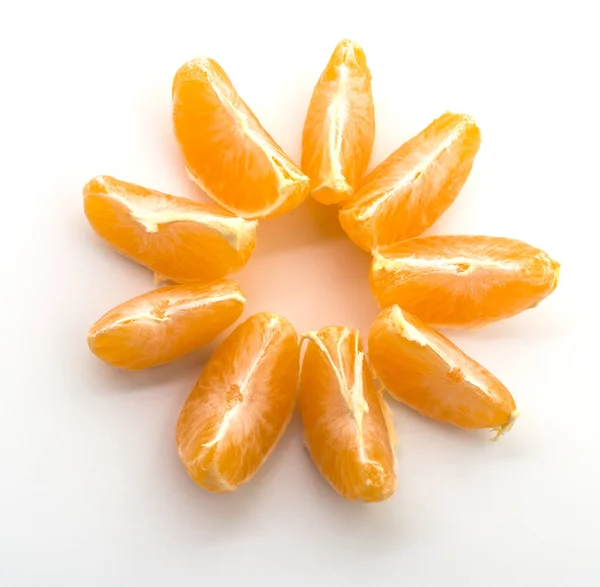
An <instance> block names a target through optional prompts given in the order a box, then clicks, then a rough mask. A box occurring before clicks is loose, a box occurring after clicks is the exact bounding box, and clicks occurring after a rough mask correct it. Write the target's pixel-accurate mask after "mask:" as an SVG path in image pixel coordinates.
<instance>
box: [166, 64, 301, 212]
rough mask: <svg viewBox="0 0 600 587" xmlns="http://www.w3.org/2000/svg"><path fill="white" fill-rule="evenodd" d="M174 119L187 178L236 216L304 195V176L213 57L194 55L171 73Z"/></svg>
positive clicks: (288, 205)
mask: <svg viewBox="0 0 600 587" xmlns="http://www.w3.org/2000/svg"><path fill="white" fill-rule="evenodd" d="M173 124H174V130H175V136H176V137H177V141H178V142H179V146H180V148H181V152H182V154H183V158H184V160H185V164H186V167H187V171H188V174H189V175H190V177H191V178H192V180H193V181H195V182H196V183H197V184H198V185H199V186H200V188H201V189H202V190H204V191H205V192H206V193H207V194H208V195H209V196H210V197H211V198H212V199H213V200H214V201H215V202H217V203H218V204H220V205H221V206H223V207H224V208H226V209H227V210H229V211H230V212H233V213H234V214H236V215H237V216H241V217H243V218H262V217H265V216H278V215H280V214H284V213H285V212H288V211H290V210H292V209H293V208H295V207H296V206H298V205H299V204H300V203H301V202H302V201H303V200H304V199H305V198H306V197H307V196H308V190H309V179H308V177H306V176H305V175H304V174H303V173H302V172H301V171H300V169H298V167H297V166H296V164H295V163H294V162H293V161H292V160H291V159H290V158H289V157H288V156H287V155H286V154H285V153H284V152H283V150H282V149H281V147H280V146H279V145H278V144H277V143H276V142H275V141H274V140H273V138H272V137H271V136H270V135H269V133H267V131H266V130H265V129H264V128H263V127H262V125H261V124H260V122H259V121H258V119H257V118H256V116H255V115H254V114H253V113H252V111H251V110H250V108H248V106H247V105H246V103H245V102H244V101H243V100H242V98H241V97H240V96H239V94H238V93H237V91H236V90H235V88H234V87H233V85H232V83H231V80H230V79H229V77H227V74H226V73H225V72H224V71H223V69H222V67H221V66H220V65H219V64H218V63H217V62H216V61H214V60H213V59H210V58H208V57H199V58H197V59H193V60H191V61H188V62H187V63H186V64H184V65H183V66H182V67H181V68H180V69H179V70H178V71H177V73H176V74H175V79H174V80H173Z"/></svg>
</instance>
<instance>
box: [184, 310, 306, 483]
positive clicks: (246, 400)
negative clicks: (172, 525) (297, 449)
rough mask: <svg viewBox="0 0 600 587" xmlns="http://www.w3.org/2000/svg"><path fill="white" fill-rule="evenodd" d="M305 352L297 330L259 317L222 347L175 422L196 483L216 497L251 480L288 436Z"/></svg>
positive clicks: (241, 327)
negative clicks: (288, 427)
mask: <svg viewBox="0 0 600 587" xmlns="http://www.w3.org/2000/svg"><path fill="white" fill-rule="evenodd" d="M299 358H300V347H299V344H298V335H297V334H296V331H295V330H294V327H293V326H292V325H291V324H290V323H289V322H288V321H287V320H286V319H285V318H282V317H281V316H277V315H276V314H268V313H261V314H255V315H254V316H251V317H250V318H248V319H247V320H246V321H245V322H242V323H241V324H240V325H239V326H237V327H236V328H235V330H234V331H233V332H232V333H231V334H230V335H229V336H228V337H227V338H226V339H225V340H224V341H223V342H222V343H221V345H220V346H219V347H218V348H217V350H216V351H215V352H214V353H213V355H212V357H211V358H210V359H209V361H208V363H207V364H206V366H205V367H204V370H203V371H202V374H201V375H200V378H199V379H198V381H197V383H196V385H195V386H194V389H193V390H192V393H191V394H190V396H189V397H188V399H187V401H186V402H185V405H184V406H183V410H182V411H181V414H180V416H179V420H178V422H177V431H176V442H177V447H178V449H179V456H180V458H181V461H182V462H183V465H184V466H185V469H186V471H187V472H188V474H189V475H190V477H191V478H192V479H193V480H194V481H195V482H196V483H197V484H198V485H200V486H201V487H204V488H205V489H209V490H211V491H216V492H227V491H232V490H234V489H235V488H236V487H238V486H239V485H241V484H242V483H245V482H246V481H248V480H249V479H250V478H251V477H252V476H253V475H254V474H255V473H256V472H257V471H258V469H259V468H260V466H261V465H262V464H263V463H264V461H265V460H266V459H267V457H268V456H269V454H270V453H271V451H272V450H273V449H274V448H275V445H276V444H277V442H278V441H279V439H280V438H281V436H282V435H283V433H284V431H285V429H286V427H287V425H288V423H289V421H290V418H291V416H292V412H293V410H294V406H295V403H296V395H297V388H298V369H299V365H298V363H299Z"/></svg>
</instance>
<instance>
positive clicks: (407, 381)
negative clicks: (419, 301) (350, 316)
mask: <svg viewBox="0 0 600 587" xmlns="http://www.w3.org/2000/svg"><path fill="white" fill-rule="evenodd" d="M369 359H370V361H371V365H372V366H373V369H374V371H375V373H376V374H377V377H378V378H379V379H380V381H381V383H382V384H383V385H384V386H385V388H386V389H387V391H388V392H389V393H390V394H391V395H392V396H393V397H394V398H396V399H397V400H400V401H402V402H404V403H405V404H407V405H409V406H410V407H411V408H414V409H415V410H418V411H419V412H421V413H422V414H423V415H425V416H428V417H430V418H434V419H436V420H442V421H443V422H449V423H451V424H456V425H457V426H461V427H463V428H492V429H494V430H496V432H497V435H496V438H497V437H498V436H500V435H501V434H503V433H504V432H506V431H507V430H509V429H510V428H511V427H512V425H513V423H514V421H515V419H516V418H517V416H518V411H517V409H516V406H515V401H514V399H513V397H512V396H511V394H510V392H509V391H508V389H506V387H504V385H502V383H500V381H498V379H496V377H494V376H493V375H492V374H491V373H490V372H489V371H488V370H487V369H484V368H483V367H482V366H481V365H480V364H479V363H477V362H476V361H474V360H473V359H471V358H470V357H468V356H467V355H465V353H463V352H462V351H461V350H460V349H459V348H458V347H457V346H455V345H454V344H453V343H452V342H450V341H449V340H448V339H447V338H446V337H445V336H442V335H441V334H440V333H439V332H436V331H435V330H434V329H433V328H431V327H429V326H427V325H426V324H424V323H423V322H421V321H420V320H419V319H418V318H416V317H415V316H411V315H410V314H409V313H408V312H406V311H404V310H401V309H400V307H399V306H390V307H389V308H386V309H385V310H383V312H381V314H379V316H378V317H377V318H376V320H375V322H374V323H373V325H372V327H371V331H370V332H369Z"/></svg>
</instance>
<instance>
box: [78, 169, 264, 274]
mask: <svg viewBox="0 0 600 587" xmlns="http://www.w3.org/2000/svg"><path fill="white" fill-rule="evenodd" d="M83 196H84V208H85V214H86V216H87V218H88V220H89V222H90V224H91V225H92V228H93V229H94V230H95V231H96V233H97V234H98V235H99V236H101V237H102V238H103V239H104V240H106V241H107V242H108V243H109V244H110V245H112V246H113V247H114V248H115V249H117V251H119V252H120V253H123V254H124V255H126V256H127V257H130V258H131V259H133V260H134V261H137V262H138V263H141V264H142V265H145V266H146V267H148V268H149V269H151V270H152V271H154V272H155V273H156V274H157V275H158V276H159V277H161V278H165V279H171V280H173V281H177V282H201V281H204V282H206V281H211V280H213V279H218V278H220V277H223V276H225V275H228V274H229V273H234V272H235V271H238V270H239V269H241V268H242V267H243V266H244V265H245V264H246V262H247V261H248V259H249V258H250V255H251V254H252V251H253V250H254V247H255V246H256V225H257V222H256V221H251V220H244V219H242V218H236V217H235V216H233V215H231V214H229V213H228V212H225V211H224V210H220V209H217V208H216V207H214V206H206V205H202V204H198V203H196V202H192V201H191V200H187V199H185V198H176V197H174V196H169V195H167V194H163V193H161V192H156V191H154V190H149V189H146V188H144V187H141V186H139V185H135V184H133V183H127V182H125V181H120V180H118V179H114V178H113V177H108V176H105V175H102V176H98V177H95V178H94V179H92V180H91V181H90V182H89V183H88V184H87V185H86V186H85V187H84V188H83Z"/></svg>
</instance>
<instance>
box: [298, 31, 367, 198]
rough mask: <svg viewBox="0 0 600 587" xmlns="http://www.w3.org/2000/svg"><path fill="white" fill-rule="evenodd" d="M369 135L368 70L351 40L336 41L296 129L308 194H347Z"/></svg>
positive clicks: (360, 170)
mask: <svg viewBox="0 0 600 587" xmlns="http://www.w3.org/2000/svg"><path fill="white" fill-rule="evenodd" d="M374 140H375V110H374V108H373V96H372V93H371V72H370V71H369V68H368V67H367V60H366V57H365V53H364V51H363V50H362V48H361V47H360V45H358V43H355V42H353V41H349V40H348V39H344V40H342V41H340V42H339V43H338V44H337V46H336V48H335V50H334V52H333V54H332V55H331V58H330V59H329V62H328V63H327V66H326V67H325V70H324V71H323V73H322V74H321V77H320V78H319V81H318V82H317V85H316V86H315V89H314V92H313V95H312V99H311V101H310V105H309V107H308V113H307V115H306V122H305V123H304V132H303V135H302V171H304V173H306V174H307V175H308V176H309V177H310V180H311V190H312V196H313V198H315V200H317V201H319V202H321V203H322V204H338V203H340V202H342V201H344V200H347V199H348V198H349V197H351V196H352V194H353V191H354V188H355V187H356V185H357V183H358V182H359V181H360V179H361V178H362V176H363V174H364V172H365V171H366V169H367V165H368V164H369V158H370V157H371V150H372V148H373V141H374Z"/></svg>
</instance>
